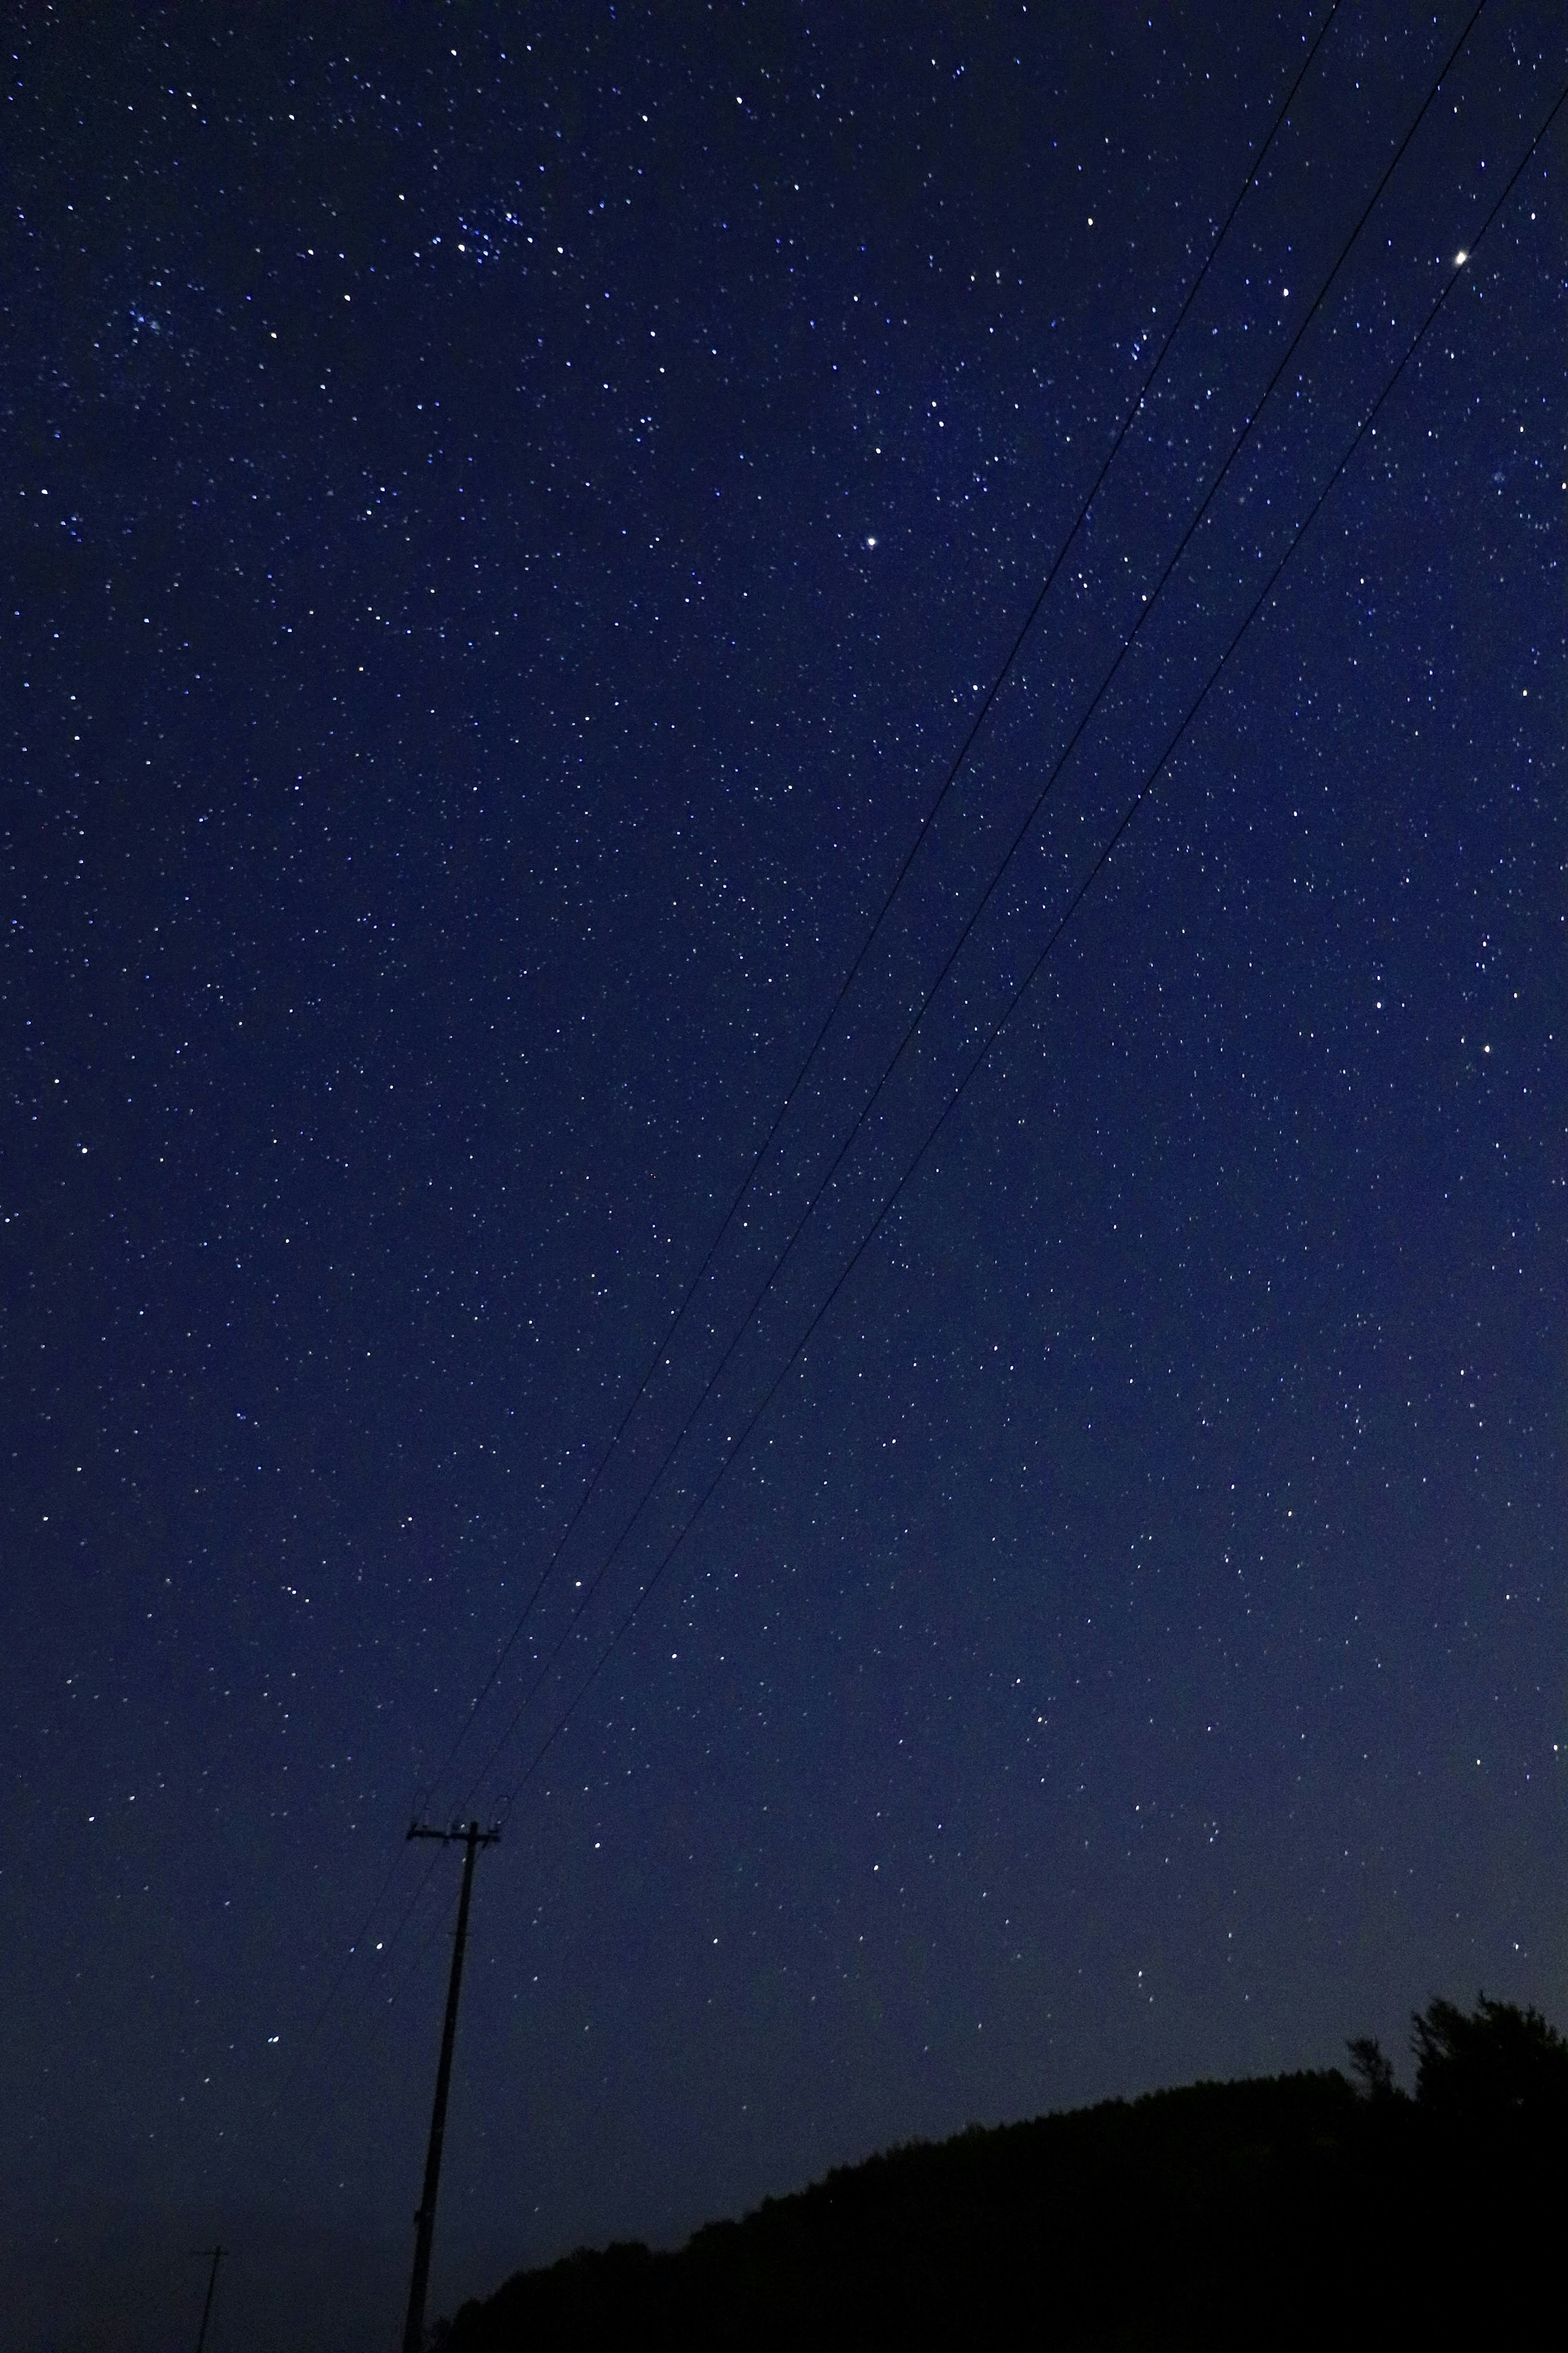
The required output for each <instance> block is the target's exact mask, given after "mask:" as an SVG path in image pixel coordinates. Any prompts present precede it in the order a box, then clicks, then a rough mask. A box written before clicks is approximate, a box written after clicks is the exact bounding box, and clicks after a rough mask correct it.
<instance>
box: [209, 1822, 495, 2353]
mask: <svg viewBox="0 0 1568 2353" xmlns="http://www.w3.org/2000/svg"><path fill="white" fill-rule="evenodd" d="M408 1835H409V1837H410V1838H411V1839H440V1840H442V1841H445V1843H447V1845H454V1844H460V1845H461V1846H462V1848H463V1892H462V1894H460V1895H459V1896H458V1933H457V1935H456V1936H454V1937H453V1939H452V1974H451V1976H450V1977H449V1978H447V2015H446V2018H445V2020H444V2021H443V2023H442V2027H441V2057H440V2061H439V2063H438V2064H437V2069H436V2104H435V2106H434V2107H433V2108H432V2110H431V2112H430V2145H429V2147H428V2148H427V2149H426V2153H425V2189H424V2193H423V2195H422V2196H421V2198H420V2200H419V2211H418V2212H417V2214H416V2216H415V2217H414V2275H413V2277H412V2278H411V2279H410V2281H409V2283H408V2317H407V2319H406V2320H405V2323H404V2327H403V2353H424V2348H425V2296H426V2290H427V2289H428V2287H429V2285H430V2246H431V2242H432V2241H433V2240H434V2238H435V2236H436V2196H437V2191H438V2190H439V2189H440V2187H441V2143H442V2140H443V2139H444V2137H445V2136H446V2131H447V2088H448V2086H449V2084H451V2081H452V2045H453V2043H454V2042H456V2041H457V2037H458V1992H459V1990H460V1989H461V1987H462V1982H463V1947H464V1946H465V1945H466V1944H467V1943H468V1900H469V1898H470V1896H471V1895H472V1894H473V1889H474V1857H475V1855H476V1854H477V1853H478V1852H479V1849H480V1847H482V1846H494V1845H495V1843H496V1841H497V1840H498V1839H499V1838H500V1831H499V1830H489V1831H482V1830H480V1828H479V1824H478V1822H454V1823H453V1825H452V1827H451V1829H450V1830H447V1831H442V1830H436V1829H434V1828H432V1827H431V1826H430V1825H429V1824H428V1823H426V1822H410V1824H409V1826H408ZM197 2353H201V2348H200V2347H199V2346H198V2348H197Z"/></svg>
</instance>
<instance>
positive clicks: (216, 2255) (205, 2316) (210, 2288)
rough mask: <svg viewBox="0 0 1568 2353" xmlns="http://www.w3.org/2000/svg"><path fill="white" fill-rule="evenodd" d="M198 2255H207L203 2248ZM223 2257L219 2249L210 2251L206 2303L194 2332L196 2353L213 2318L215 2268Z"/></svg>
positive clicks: (215, 2282) (202, 2343) (204, 2341)
mask: <svg viewBox="0 0 1568 2353" xmlns="http://www.w3.org/2000/svg"><path fill="white" fill-rule="evenodd" d="M200 2253H202V2254H204V2255H205V2253H207V2250H206V2248H205V2247H203V2248H202V2249H201V2250H200ZM223 2257H224V2251H223V2249H222V2248H221V2247H214V2248H213V2250H212V2259H213V2267H212V2269H211V2271H210V2272H208V2274H207V2295H206V2302H205V2304H204V2305H203V2306H202V2325H201V2327H199V2328H198V2329H197V2331H196V2353H202V2348H203V2347H204V2346H205V2343H206V2341H207V2323H208V2321H209V2320H210V2319H211V2318H212V2316H213V2297H214V2296H215V2295H216V2293H217V2267H218V2265H219V2263H222V2261H223Z"/></svg>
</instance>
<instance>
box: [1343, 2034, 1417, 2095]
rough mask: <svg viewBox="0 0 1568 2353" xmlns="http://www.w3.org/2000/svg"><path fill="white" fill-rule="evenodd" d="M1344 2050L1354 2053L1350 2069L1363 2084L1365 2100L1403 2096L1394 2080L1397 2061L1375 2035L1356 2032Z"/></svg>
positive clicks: (1357, 2080)
mask: <svg viewBox="0 0 1568 2353" xmlns="http://www.w3.org/2000/svg"><path fill="white" fill-rule="evenodd" d="M1345 2049H1346V2050H1347V2051H1348V2052H1350V2054H1351V2071H1352V2073H1353V2074H1354V2076H1355V2078H1356V2082H1357V2084H1359V2085H1360V2088H1361V2095H1362V2097H1363V2100H1397V2099H1402V2098H1403V2097H1404V2094H1403V2093H1402V2092H1401V2091H1400V2089H1399V2086H1398V2084H1396V2083H1395V2082H1394V2063H1393V2061H1392V2060H1391V2059H1390V2058H1389V2056H1388V2053H1387V2052H1386V2051H1384V2047H1383V2045H1382V2043H1381V2042H1379V2041H1378V2039H1377V2037H1376V2035H1375V2034H1353V2035H1352V2037H1351V2039H1350V2041H1349V2042H1347V2043H1346V2044H1345Z"/></svg>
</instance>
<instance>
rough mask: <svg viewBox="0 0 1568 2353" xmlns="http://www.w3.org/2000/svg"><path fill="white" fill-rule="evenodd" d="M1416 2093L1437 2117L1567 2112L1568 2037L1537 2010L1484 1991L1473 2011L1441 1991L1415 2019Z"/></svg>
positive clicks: (1480, 2120)
mask: <svg viewBox="0 0 1568 2353" xmlns="http://www.w3.org/2000/svg"><path fill="white" fill-rule="evenodd" d="M1410 2047H1411V2050H1412V2052H1413V2053H1414V2055H1415V2097H1416V2101H1417V2103H1418V2104H1419V2105H1420V2106H1421V2107H1423V2108H1425V2109H1426V2110H1428V2111H1429V2112H1430V2113H1431V2114H1432V2115H1433V2116H1441V2117H1444V2118H1447V2119H1449V2120H1451V2121H1453V2122H1455V2123H1458V2124H1467V2125H1482V2124H1489V2123H1492V2124H1495V2123H1500V2122H1502V2121H1504V2120H1505V2119H1507V2118H1510V2117H1516V2118H1520V2119H1521V2120H1534V2119H1537V2118H1540V2119H1542V2120H1544V2119H1546V2118H1549V2117H1550V2118H1555V2119H1562V2118H1563V2116H1568V2041H1565V2040H1564V2038H1563V2036H1562V2035H1561V2034H1560V2033H1559V2032H1558V2031H1557V2029H1556V2028H1555V2027H1554V2026H1551V2025H1549V2024H1548V2023H1547V2021H1546V2020H1545V2019H1544V2018H1542V2015H1541V2012H1540V2011H1539V2010H1521V2009H1520V2007H1519V2006H1518V2004H1517V2003H1515V2002H1511V2001H1492V2000H1489V1999H1488V1997H1487V1996H1486V1995H1485V1994H1484V1993H1483V1994H1479V1995H1478V1996H1477V1999H1476V2007H1475V2009H1474V2010H1472V2011H1471V2012H1470V2013H1469V2014H1468V2016H1467V2015H1466V2013H1465V2011H1463V2010H1460V2009H1459V2008H1458V2005H1457V2004H1456V2003H1454V2002H1451V2001H1444V2000H1442V1999H1441V1997H1440V1996H1436V1995H1435V1996H1434V1997H1433V1999H1432V2000H1430V2001H1429V2002H1428V2003H1427V2005H1426V2009H1425V2010H1417V2011H1416V2012H1415V2016H1414V2017H1413V2019H1412V2021H1411V2036H1410Z"/></svg>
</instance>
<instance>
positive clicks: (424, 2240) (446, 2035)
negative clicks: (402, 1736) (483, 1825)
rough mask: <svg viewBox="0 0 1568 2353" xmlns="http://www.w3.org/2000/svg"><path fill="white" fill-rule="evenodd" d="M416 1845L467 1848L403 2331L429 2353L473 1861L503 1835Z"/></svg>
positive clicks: (474, 1829) (410, 2346)
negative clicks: (430, 2297) (428, 2316)
mask: <svg viewBox="0 0 1568 2353" xmlns="http://www.w3.org/2000/svg"><path fill="white" fill-rule="evenodd" d="M408 1835H409V1837H410V1838H411V1839H440V1840H442V1841H444V1842H445V1843H446V1844H447V1845H454V1844H458V1843H460V1844H461V1846H462V1848H463V1892H462V1894H460V1895H459V1896H458V1933H457V1935H456V1936H454V1937H453V1939H452V1973H451V1976H450V1977H449V1978H447V2015H446V2019H445V2021H443V2023H442V2027H441V2057H440V2061H439V2063H438V2064H437V2069H436V2105H435V2106H434V2107H433V2109H432V2110H431V2112H430V2146H429V2147H428V2148H427V2149H426V2153H425V2189H424V2194H423V2196H422V2197H421V2198H420V2200H419V2211H418V2212H417V2214H416V2216H415V2217H414V2276H413V2277H412V2279H411V2280H410V2281H409V2283H408V2317H407V2319H406V2320H405V2323H404V2327H403V2353H425V2296H426V2290H427V2289H428V2287H429V2285H430V2246H431V2242H432V2241H433V2240H434V2238H435V2236H436V2197H437V2191H438V2190H439V2189H440V2187H441V2143H442V2140H443V2139H444V2138H445V2137H446V2131H447V2087H448V2085H449V2084H450V2083H451V2081H452V2045H453V2043H454V2042H456V2041H457V2039H458V1993H459V1991H460V1990H461V1988H462V1983H463V1947H464V1946H465V1945H466V1944H467V1943H468V1902H469V1898H470V1897H471V1896H472V1894H473V1892H474V1857H475V1855H476V1854H477V1853H478V1852H479V1849H480V1847H482V1846H494V1845H495V1843H496V1841H497V1840H498V1839H499V1838H500V1831H499V1830H489V1831H482V1830H480V1828H479V1824H478V1822H454V1823H453V1825H452V1827H451V1829H450V1830H448V1831H440V1830H434V1829H432V1828H431V1827H430V1826H429V1825H428V1824H427V1823H425V1822H411V1823H410V1824H409V1826H408Z"/></svg>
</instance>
